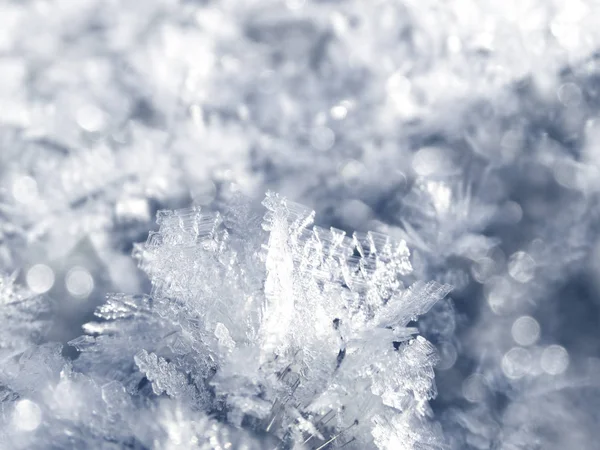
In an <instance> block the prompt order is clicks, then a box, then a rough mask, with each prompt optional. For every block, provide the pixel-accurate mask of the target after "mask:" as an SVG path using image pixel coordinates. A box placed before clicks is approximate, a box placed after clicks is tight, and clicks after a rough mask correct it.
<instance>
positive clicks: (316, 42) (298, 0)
mask: <svg viewBox="0 0 600 450" xmlns="http://www.w3.org/2000/svg"><path fill="white" fill-rule="evenodd" d="M598 14H600V2H598V1H597V0H586V1H580V0H569V1H563V0H519V1H516V0H506V1H502V2H495V1H491V0H484V1H480V0H444V1H438V0H418V1H417V0H371V1H369V2H364V1H360V0H245V1H243V2H240V1H237V0H220V1H219V0H214V1H210V0H145V1H143V2H142V1H138V0H119V1H117V0H82V1H71V0H3V1H0V271H1V272H3V273H5V274H8V275H10V274H14V276H15V277H16V279H17V281H18V282H19V283H21V284H23V285H25V286H27V287H28V288H29V289H30V290H31V291H33V292H35V293H39V294H44V295H46V296H48V298H50V299H51V301H52V305H53V307H52V309H51V311H46V312H45V314H47V315H49V316H50V317H51V324H52V325H51V327H50V328H49V329H48V332H47V334H46V335H44V336H40V340H42V341H43V340H57V341H60V342H67V341H68V340H70V339H72V338H74V337H76V336H78V335H80V334H81V325H82V324H83V323H85V322H86V321H88V320H90V319H91V317H92V313H93V311H94V310H95V308H96V307H97V306H98V305H100V304H101V303H102V302H103V299H104V296H105V295H106V294H107V293H108V292H127V293H138V292H148V290H149V288H148V282H147V280H145V279H144V277H143V276H142V274H141V272H140V271H138V269H137V268H136V266H135V263H134V261H133V259H132V258H131V250H132V246H133V243H135V242H139V241H143V240H145V239H146V236H147V234H148V231H149V230H151V229H153V228H154V227H155V225H154V217H155V214H156V212H157V210H159V209H165V208H178V207H186V206H189V205H190V204H196V205H199V206H202V207H204V208H207V209H213V208H217V207H218V206H219V204H221V203H222V202H225V201H227V199H228V198H229V197H230V196H231V195H232V193H236V192H241V193H243V194H244V195H245V196H247V197H248V198H249V199H251V200H252V199H254V200H256V201H257V203H256V204H257V205H258V206H257V207H260V205H259V204H258V201H259V200H260V199H261V198H262V197H263V195H264V193H265V191H266V190H267V189H272V190H275V191H278V192H280V193H282V194H284V195H286V196H287V197H288V198H290V199H291V200H293V201H295V202H299V203H304V204H306V205H307V206H309V207H311V208H314V209H315V211H316V212H317V218H318V221H319V224H321V225H325V226H335V227H338V228H341V229H344V230H346V231H347V232H349V233H351V232H352V231H353V230H355V229H357V230H367V229H370V230H375V231H380V232H383V233H387V234H390V235H392V236H394V237H396V238H398V239H405V240H406V241H407V242H408V244H409V248H410V249H411V251H412V262H413V265H414V266H415V269H416V273H417V274H418V276H419V277H420V278H422V279H424V280H430V279H435V280H438V281H442V282H447V283H450V284H452V285H453V286H454V290H453V292H452V293H451V295H450V298H449V299H447V300H444V301H442V302H440V303H439V304H438V305H437V306H435V307H434V308H433V309H432V310H431V311H430V312H429V313H428V315H427V316H426V317H425V318H423V319H422V320H421V322H420V323H419V327H420V329H421V332H422V333H423V334H424V335H425V336H426V337H427V338H428V339H430V340H431V341H432V342H433V343H434V344H435V345H436V347H437V348H438V351H439V353H440V359H441V361H440V363H439V364H438V367H437V372H436V381H437V386H438V397H437V399H436V400H435V401H434V402H433V404H432V406H433V409H434V412H435V418H436V420H438V421H439V422H440V423H441V425H442V427H443V430H444V436H445V439H446V441H447V442H448V445H449V447H450V448H456V449H464V448H474V449H490V448H498V449H500V448H502V449H538V448H539V449H564V448H569V449H588V448H590V449H591V448H595V447H596V446H597V438H598V433H599V432H598V424H600V390H599V389H598V388H599V383H600V379H599V378H598V376H597V374H598V370H599V369H600V334H599V326H600V301H599V299H600V297H599V293H600V292H599V290H600V282H599V281H598V280H599V276H600V239H599V238H600V229H599V227H600V223H599V222H598V216H599V213H600V208H599V205H598V195H599V192H600V148H599V145H600V119H599V117H600V116H598V111H599V108H598V107H599V105H600V54H599V53H598V51H599V49H600V29H599V28H598V27H597V19H596V18H597V17H598Z"/></svg>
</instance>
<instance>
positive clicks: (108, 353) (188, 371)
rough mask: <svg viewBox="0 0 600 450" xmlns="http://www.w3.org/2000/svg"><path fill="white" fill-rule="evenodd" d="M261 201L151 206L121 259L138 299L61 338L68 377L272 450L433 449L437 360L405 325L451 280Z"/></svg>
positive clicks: (393, 248) (382, 243) (275, 198)
mask: <svg viewBox="0 0 600 450" xmlns="http://www.w3.org/2000/svg"><path fill="white" fill-rule="evenodd" d="M263 204H264V206H265V207H266V209H267V212H266V214H265V216H264V219H263V220H262V222H261V221H260V219H258V218H257V217H255V216H253V215H252V214H251V213H248V211H243V210H240V209H239V208H237V207H235V206H234V207H233V208H231V209H230V210H228V211H223V213H222V214H219V213H213V212H210V211H209V212H203V211H201V210H200V209H199V208H197V207H194V208H191V209H187V210H178V211H161V212H160V213H159V214H158V223H159V230H158V231H157V232H155V233H151V234H150V236H149V238H148V240H147V242H146V243H145V244H143V245H139V246H137V248H136V250H135V254H136V257H137V258H138V259H139V261H140V266H141V267H142V268H143V269H144V271H145V272H146V273H147V274H148V276H149V278H150V280H151V282H152V295H151V296H127V295H113V296H111V297H110V298H109V299H108V301H107V303H106V304H105V305H104V306H102V307H101V308H100V309H99V310H98V312H97V315H98V316H99V317H100V318H101V319H103V321H100V322H93V323H89V324H87V325H86V326H85V330H86V331H87V333H88V334H87V335H86V336H83V337H81V338H78V339H76V340H75V341H72V342H71V344H72V345H74V346H75V347H77V348H78V349H79V350H80V351H81V352H82V354H81V355H80V357H79V358H78V359H77V360H76V361H74V368H75V369H76V370H80V371H82V372H86V373H88V374H94V375H95V376H96V377H100V378H111V379H112V380H113V383H118V386H123V387H124V388H123V389H126V390H127V391H128V392H130V393H137V394H136V395H141V394H142V393H144V394H143V395H145V396H147V395H149V392H148V391H147V389H148V388H147V386H150V387H151V390H152V392H153V395H152V396H161V395H162V394H165V395H166V396H167V397H169V398H171V399H173V400H176V401H177V403H178V404H181V405H183V406H184V407H185V408H187V409H190V410H194V411H198V413H200V412H203V413H205V414H209V415H216V416H217V417H220V419H219V420H220V421H222V422H224V424H223V426H225V424H229V425H230V426H233V427H236V428H239V427H241V428H243V429H246V430H249V431H250V432H251V433H253V434H254V435H256V436H258V435H265V436H266V438H268V439H271V440H273V442H276V443H277V444H275V445H276V446H279V448H291V447H294V448H312V449H316V448H326V447H328V446H330V448H336V447H341V446H344V445H347V446H348V447H347V448H381V449H384V448H385V449H392V448H393V449H400V448H406V449H412V448H437V447H438V446H439V445H441V442H440V441H439V435H438V433H437V431H436V428H435V426H434V425H432V424H431V423H430V419H429V418H428V415H429V408H428V405H427V401H428V400H429V399H431V398H432V397H433V396H434V395H435V387H434V381H433V378H434V374H433V365H434V363H435V361H436V357H435V351H434V348H433V347H432V346H431V344H429V343H428V342H427V341H426V340H425V339H424V338H422V337H420V336H416V337H415V334H416V333H417V330H416V329H415V328H412V327H411V326H410V323H411V321H413V320H415V319H416V318H417V317H418V316H419V315H420V314H422V313H424V312H426V311H427V310H428V309H429V308H430V307H431V306H432V305H433V304H434V303H435V302H436V301H438V300H439V299H441V298H442V297H444V296H445V295H446V294H447V293H448V291H449V286H447V285H440V284H438V283H436V282H430V283H425V282H420V281H414V280H412V279H411V272H412V267H411V263H410V253H409V250H408V248H407V246H406V244H405V243H404V242H402V241H400V242H395V241H393V240H392V239H390V238H388V237H387V236H385V235H381V234H378V233H373V232H369V233H355V234H354V235H353V236H352V237H348V236H346V235H345V233H344V232H343V231H341V230H337V229H335V228H331V229H324V228H321V227H319V226H312V224H313V221H314V212H312V211H310V210H308V209H306V208H305V207H303V206H301V205H298V204H295V203H292V202H290V201H288V200H286V199H285V198H283V197H280V196H279V195H277V194H273V193H268V194H267V196H266V198H265V200H264V202H263ZM111 386H112V385H111ZM197 439H200V440H202V439H205V437H204V436H202V435H198V436H197ZM419 446H421V447H419Z"/></svg>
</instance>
